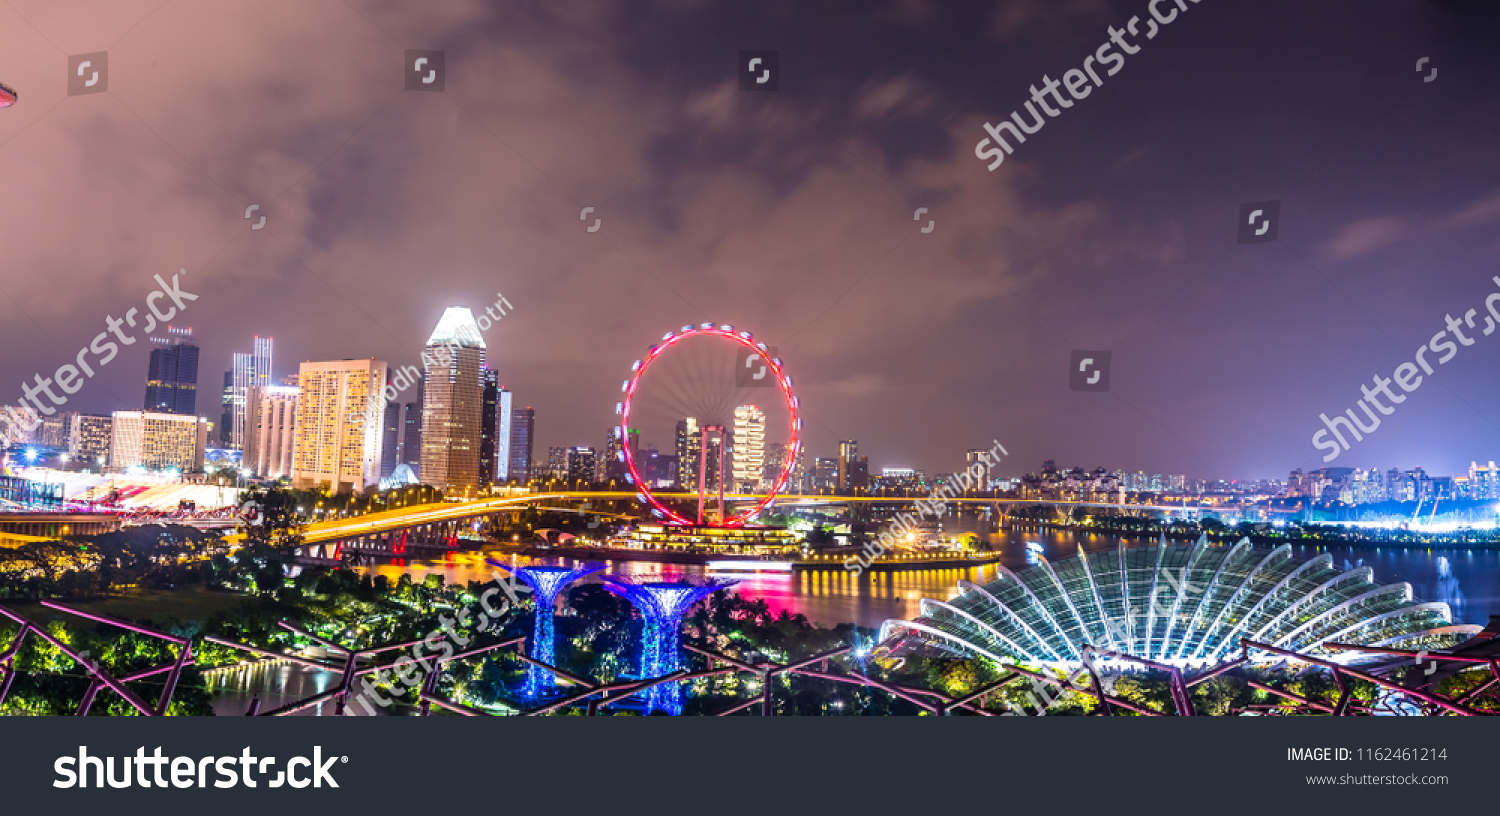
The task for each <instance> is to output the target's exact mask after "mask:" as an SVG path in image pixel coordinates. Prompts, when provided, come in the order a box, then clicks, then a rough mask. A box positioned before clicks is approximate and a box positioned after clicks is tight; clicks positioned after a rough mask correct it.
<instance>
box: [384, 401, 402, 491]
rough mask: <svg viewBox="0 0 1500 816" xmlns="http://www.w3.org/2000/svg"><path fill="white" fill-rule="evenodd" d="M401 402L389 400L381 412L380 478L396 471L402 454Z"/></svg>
mask: <svg viewBox="0 0 1500 816" xmlns="http://www.w3.org/2000/svg"><path fill="white" fill-rule="evenodd" d="M400 439H401V403H399V402H387V403H386V404H385V410H384V411H381V414H380V478H382V479H384V478H386V477H387V476H390V475H391V474H392V473H395V472H396V465H397V462H396V458H397V457H398V456H400V454H401V450H400Z"/></svg>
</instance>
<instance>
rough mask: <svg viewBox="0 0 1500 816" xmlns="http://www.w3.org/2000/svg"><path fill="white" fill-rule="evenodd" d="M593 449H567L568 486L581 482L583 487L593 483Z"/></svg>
mask: <svg viewBox="0 0 1500 816" xmlns="http://www.w3.org/2000/svg"><path fill="white" fill-rule="evenodd" d="M594 458H595V456H594V449H593V448H585V447H576V448H568V476H567V478H568V484H569V485H572V484H574V483H578V482H581V483H582V484H583V485H584V486H585V487H586V486H588V485H590V484H592V483H593V481H594V467H595V462H594Z"/></svg>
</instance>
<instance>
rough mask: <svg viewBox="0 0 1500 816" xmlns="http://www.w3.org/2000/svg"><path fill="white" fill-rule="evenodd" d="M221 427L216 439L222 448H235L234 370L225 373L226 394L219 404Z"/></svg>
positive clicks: (224, 393)
mask: <svg viewBox="0 0 1500 816" xmlns="http://www.w3.org/2000/svg"><path fill="white" fill-rule="evenodd" d="M219 408H220V413H219V427H218V434H217V435H216V437H215V438H216V439H217V440H218V445H219V447H221V448H232V447H234V369H232V368H231V369H230V370H228V371H226V372H224V392H223V395H222V397H221V399H220V402H219Z"/></svg>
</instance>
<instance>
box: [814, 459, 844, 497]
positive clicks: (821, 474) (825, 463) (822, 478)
mask: <svg viewBox="0 0 1500 816" xmlns="http://www.w3.org/2000/svg"><path fill="white" fill-rule="evenodd" d="M812 481H813V483H812V487H813V489H814V490H833V489H834V488H836V487H838V485H839V460H837V459H826V458H824V457H822V456H819V457H816V458H815V459H813V477H812Z"/></svg>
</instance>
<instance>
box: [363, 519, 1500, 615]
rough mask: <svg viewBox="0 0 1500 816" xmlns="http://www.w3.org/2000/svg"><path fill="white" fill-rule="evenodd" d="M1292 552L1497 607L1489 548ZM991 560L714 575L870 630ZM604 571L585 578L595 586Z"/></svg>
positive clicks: (418, 568) (1434, 595) (1498, 589)
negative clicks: (856, 570) (857, 572)
mask: <svg viewBox="0 0 1500 816" xmlns="http://www.w3.org/2000/svg"><path fill="white" fill-rule="evenodd" d="M1121 540H1123V541H1124V542H1125V544H1126V546H1133V545H1136V544H1140V543H1143V542H1144V541H1145V540H1144V539H1141V538H1132V537H1124V538H1123V539H1122V537H1119V536H1113V535H1101V534H1087V533H1075V532H1072V531H1066V530H1062V531H1058V530H1047V531H1037V530H1025V531H1007V532H1006V534H1005V535H1004V537H1003V541H1002V543H1001V545H1000V549H1001V552H1002V554H1003V558H1002V562H1001V563H1003V564H1004V565H1005V566H1006V567H1008V568H1010V569H1012V570H1016V571H1018V572H1019V571H1020V570H1023V569H1026V568H1027V567H1028V566H1030V565H1032V564H1034V563H1036V560H1035V558H1034V557H1030V558H1028V556H1027V553H1026V551H1025V542H1027V541H1035V542H1037V543H1040V544H1041V545H1042V548H1043V551H1044V553H1045V555H1046V557H1047V558H1049V559H1052V560H1057V559H1061V558H1067V557H1070V556H1075V555H1077V554H1078V547H1079V546H1080V545H1082V547H1083V549H1084V550H1086V551H1088V552H1096V551H1100V550H1113V549H1114V548H1115V547H1116V546H1117V545H1118V544H1119V542H1120V541H1121ZM1293 551H1294V553H1295V554H1296V555H1297V556H1298V557H1299V558H1312V557H1314V556H1317V555H1320V554H1322V553H1323V552H1327V553H1329V554H1330V555H1332V556H1333V563H1334V564H1335V565H1337V566H1340V567H1343V566H1345V565H1346V563H1347V564H1348V565H1349V566H1358V565H1359V564H1361V563H1362V564H1365V565H1368V566H1370V567H1371V568H1372V569H1373V570H1374V572H1375V580H1376V581H1377V582H1380V583H1383V584H1386V583H1396V582H1399V581H1406V582H1409V583H1410V584H1411V585H1412V594H1413V596H1414V597H1415V598H1417V599H1418V600H1433V601H1447V602H1448V603H1449V604H1450V606H1452V607H1453V612H1454V618H1455V620H1456V621H1457V622H1461V623H1478V624H1484V623H1487V622H1488V621H1489V616H1490V615H1492V614H1500V551H1496V550H1465V549H1453V550H1424V549H1404V548H1394V547H1381V548H1375V547H1348V546H1343V545H1337V546H1329V547H1319V546H1314V545H1299V546H1294V547H1293ZM491 555H493V557H496V558H502V559H503V560H505V561H506V562H507V563H510V562H512V561H514V562H515V563H520V564H525V563H551V564H556V563H571V561H570V560H569V559H563V558H519V557H515V556H501V555H498V554H491ZM485 557H486V556H485V554H481V553H455V554H452V555H449V556H448V557H446V558H443V559H436V560H431V561H409V562H404V563H403V564H402V565H394V564H382V565H378V566H372V567H369V568H368V569H369V571H371V572H372V573H374V574H378V575H386V576H388V577H389V578H390V579H391V580H392V581H395V580H396V579H397V578H398V577H399V576H400V575H401V573H403V572H407V573H410V574H411V576H412V579H413V580H416V581H421V580H423V579H424V578H425V577H426V576H427V575H428V574H430V573H438V574H440V575H442V576H443V578H444V580H445V581H446V582H448V583H450V584H451V583H458V584H460V585H462V584H466V583H467V582H469V581H480V582H488V581H490V580H492V577H491V574H490V573H491V571H492V570H493V567H491V566H490V565H488V564H486V563H485V562H484V559H485ZM605 563H606V565H607V567H608V568H607V570H606V573H609V572H614V573H619V574H623V575H630V576H634V577H638V578H660V579H663V580H670V579H672V578H677V577H683V576H692V577H697V576H705V575H707V574H708V572H707V570H706V568H704V567H701V566H693V565H686V564H658V563H654V562H648V561H606V562H605ZM998 572H999V570H998V569H997V567H996V566H995V565H987V566H981V567H970V568H964V569H933V570H905V571H895V572H885V571H876V572H871V573H868V574H866V575H862V576H859V577H854V576H853V574H852V573H850V572H845V571H843V570H799V571H796V572H793V573H790V574H787V573H734V574H728V573H720V572H715V573H714V574H715V575H724V576H725V577H732V578H736V579H738V580H739V581H740V583H739V584H738V585H737V586H736V587H735V590H734V591H735V592H738V593H739V594H740V595H741V596H742V597H746V598H760V599H764V600H765V601H766V603H767V604H768V605H769V606H770V607H771V609H772V610H773V611H775V612H780V610H782V609H786V610H789V611H791V612H792V613H801V614H804V615H806V616H807V617H808V618H809V619H810V620H812V621H814V622H815V623H818V624H821V625H823V626H833V625H835V624H839V623H846V622H854V623H858V624H860V625H862V626H869V627H876V626H879V625H880V624H881V623H882V622H884V621H886V620H889V619H891V618H910V617H912V616H914V615H916V614H917V613H918V609H917V608H918V603H919V602H920V601H921V599H922V598H937V599H942V600H950V599H952V598H953V597H955V596H956V595H958V582H959V581H960V580H965V581H972V582H973V583H976V584H984V583H987V582H989V581H993V580H995V578H996V576H997V574H998ZM603 574H604V573H600V574H595V575H593V576H590V577H588V578H586V579H584V582H586V583H597V582H599V581H600V580H602V576H603Z"/></svg>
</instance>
